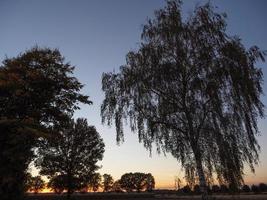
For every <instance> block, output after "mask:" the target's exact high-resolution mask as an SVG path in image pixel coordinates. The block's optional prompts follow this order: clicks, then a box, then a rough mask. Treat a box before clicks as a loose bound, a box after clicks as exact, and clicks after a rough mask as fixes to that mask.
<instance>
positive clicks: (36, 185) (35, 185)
mask: <svg viewBox="0 0 267 200" xmlns="http://www.w3.org/2000/svg"><path fill="white" fill-rule="evenodd" d="M28 187H29V188H28V191H30V192H34V193H35V194H37V193H39V192H40V191H41V190H42V189H44V188H45V182H44V180H43V179H42V177H41V176H35V177H32V176H29V177H28Z"/></svg>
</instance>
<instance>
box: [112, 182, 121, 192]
mask: <svg viewBox="0 0 267 200" xmlns="http://www.w3.org/2000/svg"><path fill="white" fill-rule="evenodd" d="M112 191H113V192H123V191H122V188H121V181H120V180H116V181H115V182H114V183H113V185H112Z"/></svg>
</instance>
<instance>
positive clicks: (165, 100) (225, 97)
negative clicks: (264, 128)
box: [101, 0, 264, 199]
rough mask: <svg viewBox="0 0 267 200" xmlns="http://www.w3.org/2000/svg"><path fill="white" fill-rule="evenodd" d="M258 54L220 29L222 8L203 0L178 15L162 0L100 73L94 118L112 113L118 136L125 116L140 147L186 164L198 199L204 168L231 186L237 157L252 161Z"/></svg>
mask: <svg viewBox="0 0 267 200" xmlns="http://www.w3.org/2000/svg"><path fill="white" fill-rule="evenodd" d="M259 59H262V60H264V53H263V52H261V51H260V50H259V48H258V47H256V46H253V47H251V48H250V49H248V50H247V49H246V48H245V47H244V45H243V44H242V43H241V39H240V38H238V37H237V36H230V35H229V34H227V33H226V21H225V15H224V14H218V13H216V12H214V10H213V7H212V6H211V5H210V4H209V3H208V4H206V5H204V6H198V7H196V9H195V11H194V12H193V14H192V15H191V16H190V17H189V18H188V19H187V20H182V15H181V1H179V0H170V1H167V6H166V7H165V8H164V9H160V10H158V11H156V12H155V19H149V20H148V22H147V23H146V24H145V25H144V28H143V33H142V42H141V45H140V48H139V49H138V50H137V51H131V52H129V53H128V54H127V56H126V64H125V65H124V66H122V67H121V68H120V71H119V72H118V73H115V72H113V73H105V74H103V77H102V90H103V91H104V93H105V98H104V101H103V103H102V107H101V115H102V122H103V123H107V124H108V125H111V124H112V123H113V121H115V125H116V131H117V141H118V142H120V141H123V122H124V121H126V119H128V122H129V125H130V128H131V130H132V131H137V132H138V137H139V140H140V142H143V143H144V146H145V147H146V148H147V149H151V148H152V143H156V145H157V147H158V150H159V151H160V149H162V150H164V151H169V152H171V153H172V155H173V156H174V157H175V158H177V160H179V161H181V164H182V167H184V168H187V167H190V168H191V167H194V168H195V169H196V172H197V175H198V179H199V184H200V188H201V191H202V193H203V198H204V199H205V198H206V196H207V181H206V179H205V175H204V172H205V171H208V172H209V173H210V174H213V172H216V173H215V174H216V175H217V177H218V179H219V181H220V182H227V183H232V184H234V185H238V186H239V185H240V184H241V183H242V181H243V168H244V162H246V163H248V165H249V166H250V168H251V170H252V171H254V164H255V163H257V162H258V149H259V145H258V143H257V140H256V135H257V133H258V127H257V119H258V118H259V117H263V116H264V114H263V107H264V106H263V104H262V102H261V101H260V95H261V94H262V71H261V70H260V69H258V68H256V67H255V63H256V62H257V61H258V60H259Z"/></svg>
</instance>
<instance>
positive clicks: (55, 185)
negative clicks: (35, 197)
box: [47, 175, 66, 194]
mask: <svg viewBox="0 0 267 200" xmlns="http://www.w3.org/2000/svg"><path fill="white" fill-rule="evenodd" d="M64 179H65V175H58V176H54V177H52V178H51V179H50V180H49V182H48V184H47V187H48V188H50V189H51V190H53V191H54V193H56V194H61V193H62V192H63V191H64V189H65V188H66V186H65V183H66V181H65V180H64Z"/></svg>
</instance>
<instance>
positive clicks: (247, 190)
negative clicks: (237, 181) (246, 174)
mask: <svg viewBox="0 0 267 200" xmlns="http://www.w3.org/2000/svg"><path fill="white" fill-rule="evenodd" d="M242 191H243V192H250V187H249V186H248V185H243V186H242Z"/></svg>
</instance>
